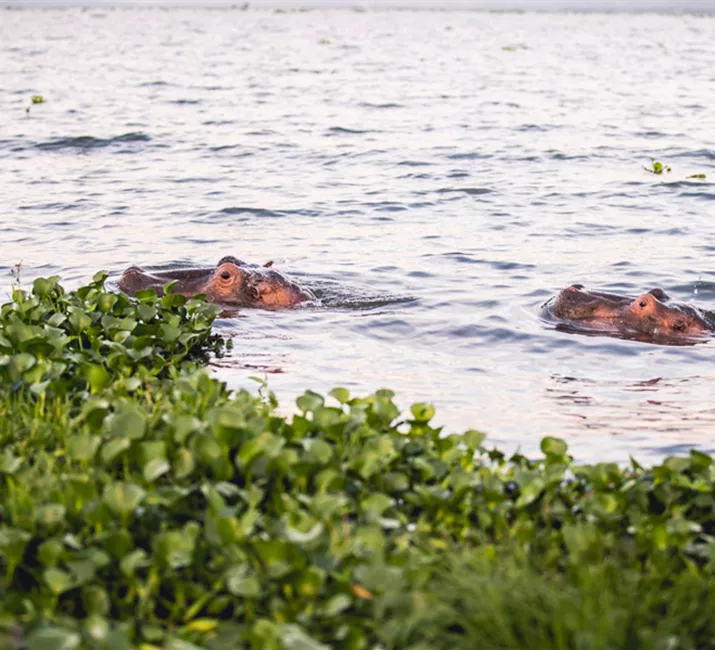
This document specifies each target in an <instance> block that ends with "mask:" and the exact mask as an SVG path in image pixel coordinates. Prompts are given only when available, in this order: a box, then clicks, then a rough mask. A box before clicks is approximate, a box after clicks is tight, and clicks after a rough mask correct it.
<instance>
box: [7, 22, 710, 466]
mask: <svg viewBox="0 0 715 650" xmlns="http://www.w3.org/2000/svg"><path fill="white" fill-rule="evenodd" d="M713 54H715V19H713V18H702V17H694V16H657V15H637V16H628V15H575V14H571V15H568V14H551V15H543V14H541V15H536V14H533V15H529V14H489V13H445V12H399V11H395V12H369V13H357V12H353V11H348V10H344V11H314V12H307V13H281V14H275V13H269V12H261V11H247V12H246V11H239V10H220V11H212V10H181V9H174V10H160V9H135V10H89V11H81V10H62V11H60V10H45V11H41V10H30V11H0V61H2V73H0V116H1V118H0V190H1V196H2V203H1V204H0V243H2V252H3V255H2V259H1V260H0V263H1V264H2V266H0V271H1V272H2V274H3V275H2V277H3V278H4V280H2V283H1V284H2V286H3V287H4V288H5V289H4V290H3V293H4V294H6V293H7V289H8V287H9V285H10V280H11V278H10V275H9V271H10V268H11V267H12V265H13V264H15V263H16V262H19V261H22V271H21V274H22V280H23V281H24V282H28V281H29V280H31V279H32V278H33V277H36V276H38V275H49V274H55V273H57V274H60V275H61V276H62V277H63V279H64V281H65V283H66V284H67V285H69V286H77V285H78V284H79V283H80V282H82V281H85V280H87V279H88V278H89V277H90V276H91V275H92V274H93V273H94V272H95V271H96V270H98V269H100V268H104V269H108V270H109V271H110V272H111V273H112V274H113V278H114V279H116V278H117V277H118V274H119V273H120V272H121V270H122V269H123V268H125V267H127V266H128V265H130V264H141V265H145V266H157V267H164V268H165V267H168V266H172V265H179V264H180V265H211V264H215V262H216V261H217V260H218V259H219V258H220V257H222V256H224V255H227V254H233V255H236V256H239V257H241V258H243V259H246V260H248V261H251V262H256V263H263V262H266V261H268V260H274V263H275V267H276V268H278V269H280V270H282V271H285V272H287V273H288V274H290V275H292V276H294V277H296V278H297V279H299V280H300V281H302V282H303V283H304V284H306V285H307V286H309V287H311V288H313V289H314V290H316V291H318V292H319V293H321V295H322V296H323V298H324V304H323V306H322V307H320V308H309V309H298V310H294V311H285V312H260V311H244V312H243V313H242V314H241V315H240V317H238V318H235V319H228V320H224V321H222V322H220V323H219V325H218V327H219V330H220V331H222V332H224V333H226V334H229V335H231V336H233V338H234V343H235V348H234V352H233V353H232V354H231V355H230V356H229V357H226V358H224V359H221V360H220V361H218V362H217V363H216V368H217V373H218V375H219V376H220V377H222V378H223V379H225V380H226V381H228V382H229V384H230V385H231V386H234V387H248V388H250V389H251V390H253V391H255V390H256V387H257V384H256V383H255V382H254V381H253V380H251V379H250V377H251V376H258V377H262V378H263V377H266V378H267V379H268V384H269V387H270V388H271V389H272V390H274V391H275V392H276V393H277V395H278V397H279V399H280V400H281V402H282V405H283V406H282V408H283V409H284V411H285V412H289V411H290V410H291V408H292V407H291V405H292V403H293V399H294V398H295V396H296V395H297V394H299V393H301V392H302V391H303V390H304V389H306V388H311V389H314V390H318V391H326V390H328V389H330V388H331V387H333V386H335V385H341V386H345V387H347V388H349V389H350V390H351V391H353V392H354V393H356V394H365V393H366V392H368V391H372V390H374V389H377V388H379V387H391V388H393V389H394V390H395V391H396V392H397V398H398V401H399V403H400V404H401V405H402V406H407V405H409V404H410V403H411V402H414V401H421V400H428V401H432V402H434V403H435V404H436V406H437V408H438V416H437V417H438V420H439V422H440V423H443V424H445V426H446V427H447V428H448V429H449V430H463V429H465V428H470V427H472V428H478V429H481V430H483V431H486V432H487V433H488V434H489V436H490V440H491V441H492V442H494V443H498V444H500V445H503V446H504V447H505V448H507V449H515V448H517V447H521V448H522V450H524V451H526V452H532V451H534V450H535V449H536V448H537V445H538V441H539V440H540V438H541V437H542V436H544V435H558V436H562V437H565V438H567V439H568V440H569V443H570V445H571V448H572V451H573V452H574V453H576V454H577V455H578V457H579V458H580V459H585V460H600V459H616V460H619V461H623V460H626V459H627V457H628V455H629V454H633V455H635V456H636V457H638V458H639V459H640V460H645V461H648V460H655V459H657V458H660V457H662V456H664V455H666V454H669V453H673V452H674V451H683V450H684V449H687V448H688V447H690V446H693V445H695V446H697V447H699V448H701V449H704V450H709V451H711V450H713V447H715V444H714V442H713V441H714V439H713V425H714V424H715V405H714V404H713V399H712V396H713V389H712V386H713V384H712V382H713V378H714V377H715V368H714V366H713V352H714V350H715V348H714V347H713V346H714V345H715V343H713V342H708V343H704V344H699V345H696V346H689V347H667V346H657V345H649V344H647V343H641V342H637V341H627V340H617V339H610V338H602V337H586V336H579V335H577V334H568V333H565V332H560V331H556V330H555V329H554V328H553V324H548V323H544V322H542V321H541V320H540V319H539V307H540V305H541V304H542V303H543V302H544V301H545V300H546V299H548V297H549V296H551V295H553V294H554V293H555V292H557V291H558V290H559V289H560V288H563V287H564V286H566V285H568V284H569V283H573V282H581V283H583V284H586V285H589V286H592V287H597V288H600V289H603V290H607V291H617V292H625V293H637V292H641V291H645V290H647V289H649V288H651V287H654V286H661V287H663V288H664V289H665V290H666V291H667V292H668V293H669V294H670V295H671V296H673V297H674V298H676V299H680V300H686V301H694V302H696V303H698V304H700V305H702V306H710V307H712V306H713V305H714V304H715V269H714V268H713V267H714V265H713V263H712V261H711V260H712V252H713V251H714V250H715V201H714V199H715V187H714V186H713V184H712V183H711V182H709V181H710V180H711V179H715V169H713V166H714V165H713V161H714V160H715V143H714V140H715V112H713V110H712V107H713V105H714V104H715V84H714V83H713V82H715V72H713V65H712V62H713ZM33 94H42V95H43V96H44V97H45V99H46V103H44V104H39V105H35V106H33V107H32V108H31V110H30V112H29V113H26V111H25V108H26V107H27V106H28V105H29V104H30V98H31V96H32V95H33ZM649 157H654V158H656V159H657V160H660V161H663V162H664V163H667V164H668V165H670V167H671V168H672V171H671V172H670V173H664V174H663V175H662V176H656V175H653V174H648V173H647V172H646V171H644V170H643V166H644V165H646V166H647V165H649V164H650V160H649ZM697 173H705V174H708V176H709V179H708V180H707V181H702V180H697V179H687V178H686V177H687V176H688V175H691V174H697Z"/></svg>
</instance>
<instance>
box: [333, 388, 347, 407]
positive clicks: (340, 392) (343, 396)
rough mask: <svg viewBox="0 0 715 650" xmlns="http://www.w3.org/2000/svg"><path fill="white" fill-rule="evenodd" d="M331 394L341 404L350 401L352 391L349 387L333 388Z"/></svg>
mask: <svg viewBox="0 0 715 650" xmlns="http://www.w3.org/2000/svg"><path fill="white" fill-rule="evenodd" d="M329 395H332V396H333V397H334V398H335V399H336V400H338V402H340V403H341V404H347V403H348V402H349V401H350V391H348V389H347V388H340V387H336V388H333V390H331V391H330V393H329Z"/></svg>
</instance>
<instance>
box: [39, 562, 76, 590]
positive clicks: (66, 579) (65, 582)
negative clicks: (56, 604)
mask: <svg viewBox="0 0 715 650" xmlns="http://www.w3.org/2000/svg"><path fill="white" fill-rule="evenodd" d="M43 575H44V578H45V583H46V584H47V586H48V587H49V588H50V591H51V592H52V593H53V594H55V596H59V595H60V594H61V593H63V592H65V591H67V590H68V589H71V588H72V587H73V586H74V580H73V579H72V576H71V575H70V574H69V573H67V571H63V570H62V569H55V568H52V569H45V572H44V574H43Z"/></svg>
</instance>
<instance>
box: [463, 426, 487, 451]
mask: <svg viewBox="0 0 715 650" xmlns="http://www.w3.org/2000/svg"><path fill="white" fill-rule="evenodd" d="M462 437H463V438H464V442H465V444H466V445H467V447H469V449H472V450H476V449H480V448H481V446H482V443H483V442H484V440H485V439H486V437H487V434H486V433H482V432H481V431H475V430H474V429H469V430H468V431H465V432H464V433H463V434H462Z"/></svg>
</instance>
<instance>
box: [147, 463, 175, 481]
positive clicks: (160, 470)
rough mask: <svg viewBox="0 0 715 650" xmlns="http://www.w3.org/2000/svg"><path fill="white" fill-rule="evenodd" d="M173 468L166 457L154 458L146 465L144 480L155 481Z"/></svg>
mask: <svg viewBox="0 0 715 650" xmlns="http://www.w3.org/2000/svg"><path fill="white" fill-rule="evenodd" d="M170 469H171V466H170V465H169V463H168V462H167V461H166V459H164V458H154V459H152V460H150V461H149V462H148V463H147V464H146V465H144V470H143V474H144V480H146V481H147V482H148V483H153V482H154V481H156V479H158V478H159V477H160V476H162V475H164V474H166V473H167V472H168V471H169V470H170Z"/></svg>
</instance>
